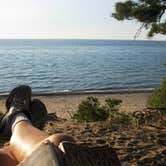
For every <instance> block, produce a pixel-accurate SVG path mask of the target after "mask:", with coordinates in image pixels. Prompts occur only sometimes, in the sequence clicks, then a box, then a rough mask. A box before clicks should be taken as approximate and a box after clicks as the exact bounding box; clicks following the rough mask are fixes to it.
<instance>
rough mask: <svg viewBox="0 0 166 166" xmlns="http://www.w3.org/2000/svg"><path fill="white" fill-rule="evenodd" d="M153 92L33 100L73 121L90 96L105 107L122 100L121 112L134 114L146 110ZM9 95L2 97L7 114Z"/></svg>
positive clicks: (1, 108)
mask: <svg viewBox="0 0 166 166" xmlns="http://www.w3.org/2000/svg"><path fill="white" fill-rule="evenodd" d="M151 93H152V90H123V91H121V90H118V91H86V92H85V91H79V92H78V91H77V92H72V93H71V92H61V93H54V92H49V93H48V92H42V93H41V92H40V93H38V92H35V93H33V95H32V99H33V98H38V99H39V100H41V101H42V102H43V103H44V104H45V105H46V108H47V111H48V113H56V115H57V116H58V117H60V118H64V119H68V120H70V119H71V116H72V115H73V114H74V113H75V112H76V111H77V110H78V106H79V104H80V103H81V102H82V101H83V100H85V99H86V98H87V97H88V96H93V97H96V98H98V100H99V102H100V103H101V104H102V105H104V104H105V100H106V99H107V98H115V99H121V100H122V104H121V106H120V110H121V111H125V112H134V111H142V110H143V109H144V108H146V101H147V99H148V98H149V96H150V95H151ZM6 98H7V94H3V95H2V94H1V95H0V111H2V112H5V110H6V108H5V100H6Z"/></svg>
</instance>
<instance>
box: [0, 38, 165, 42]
mask: <svg viewBox="0 0 166 166" xmlns="http://www.w3.org/2000/svg"><path fill="white" fill-rule="evenodd" d="M0 40H120V41H162V42H166V40H159V39H105V38H0Z"/></svg>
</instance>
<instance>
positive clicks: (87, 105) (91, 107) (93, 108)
mask: <svg viewBox="0 0 166 166" xmlns="http://www.w3.org/2000/svg"><path fill="white" fill-rule="evenodd" d="M105 102H106V104H105V105H101V104H100V102H99V101H98V99H97V98H94V97H87V99H86V100H84V101H82V102H81V103H80V104H79V107H78V110H77V112H76V113H75V114H74V115H73V117H72V118H73V119H76V120H78V121H80V122H83V121H85V122H93V121H103V120H107V119H109V120H111V121H112V122H117V123H121V124H133V123H134V122H135V117H134V116H133V115H132V114H131V113H125V112H120V111H119V105H120V104H121V103H122V100H120V99H111V98H108V99H106V100H105Z"/></svg>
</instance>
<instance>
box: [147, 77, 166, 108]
mask: <svg viewBox="0 0 166 166" xmlns="http://www.w3.org/2000/svg"><path fill="white" fill-rule="evenodd" d="M147 106H148V107H150V108H165V109H166V78H164V79H163V82H162V86H161V87H160V88H157V89H155V90H154V92H153V93H152V95H151V96H150V97H149V99H148V101H147Z"/></svg>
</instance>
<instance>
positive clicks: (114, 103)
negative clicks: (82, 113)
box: [105, 98, 122, 111]
mask: <svg viewBox="0 0 166 166" xmlns="http://www.w3.org/2000/svg"><path fill="white" fill-rule="evenodd" d="M105 102H106V103H107V105H108V107H109V108H108V109H109V110H110V111H118V108H117V107H118V106H119V105H120V104H121V103H122V100H120V99H111V98H108V99H106V100H105Z"/></svg>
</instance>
